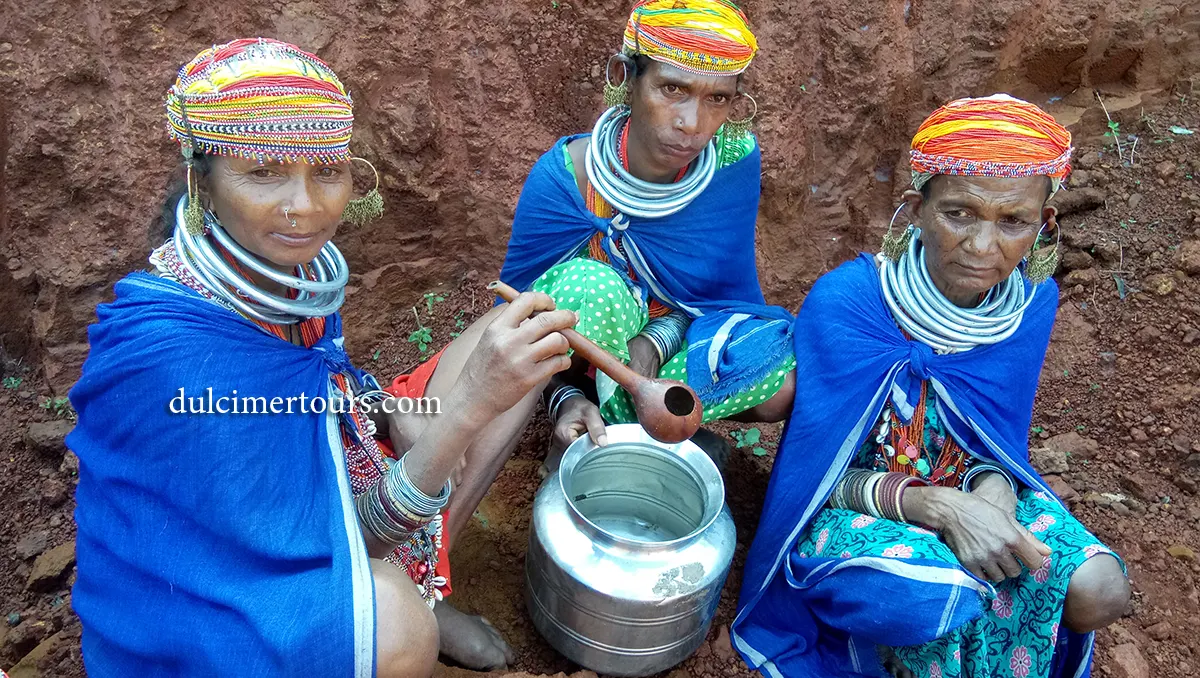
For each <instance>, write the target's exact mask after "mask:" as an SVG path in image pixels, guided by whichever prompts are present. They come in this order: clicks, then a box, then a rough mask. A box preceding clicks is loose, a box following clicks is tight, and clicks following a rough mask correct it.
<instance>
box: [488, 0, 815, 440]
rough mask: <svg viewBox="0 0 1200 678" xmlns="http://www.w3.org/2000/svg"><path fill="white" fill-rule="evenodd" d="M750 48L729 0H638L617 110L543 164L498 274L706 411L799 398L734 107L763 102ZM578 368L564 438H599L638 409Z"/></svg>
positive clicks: (615, 89)
mask: <svg viewBox="0 0 1200 678" xmlns="http://www.w3.org/2000/svg"><path fill="white" fill-rule="evenodd" d="M756 51H757V43H756V42H755V39H754V35H753V33H751V32H750V29H749V27H748V26H747V25H746V16H745V14H743V13H742V11H741V10H740V9H738V8H737V6H736V5H734V4H733V3H731V2H729V1H728V0H640V1H639V2H637V3H636V4H635V5H634V8H633V11H632V13H631V14H630V16H629V21H628V22H627V24H626V27H625V34H624V46H623V49H622V51H621V53H619V54H616V55H614V56H613V57H612V58H610V59H609V64H608V66H609V70H610V73H612V72H616V71H620V72H621V73H622V79H621V81H620V85H619V86H614V85H611V84H609V85H607V86H606V88H605V90H606V91H605V103H606V105H608V106H609V108H608V109H607V110H605V112H604V113H603V114H602V115H601V116H600V118H599V120H597V122H596V125H595V127H594V129H593V130H592V133H591V134H590V135H588V134H581V135H575V136H569V137H564V138H562V139H560V140H559V141H558V142H557V143H556V144H555V145H554V147H553V148H551V149H550V150H549V151H548V152H547V153H546V154H544V155H543V156H542V157H541V159H540V160H538V162H537V164H536V165H535V166H534V168H533V170H532V172H531V173H530V175H529V178H528V179H527V180H526V182H525V187H524V189H523V191H522V193H521V198H520V201H519V202H518V204H517V211H516V217H515V219H514V222H513V230H512V238H511V240H510V241H509V244H508V254H507V258H506V260H505V262H504V270H503V272H502V273H501V278H502V279H504V280H505V281H506V282H508V283H510V284H512V285H513V286H514V287H517V288H518V289H532V290H535V291H540V292H545V293H546V294H548V295H550V296H551V297H552V298H553V299H554V300H555V303H556V304H557V305H558V307H559V308H565V309H570V310H573V311H576V312H578V313H579V315H580V324H579V327H578V328H577V329H578V330H579V331H580V332H581V333H583V334H584V335H585V336H587V337H589V338H590V339H592V340H594V341H595V342H596V343H598V344H600V345H601V346H602V347H604V348H605V349H607V350H608V351H609V352H611V353H613V354H614V355H616V356H618V357H619V358H620V359H622V360H623V361H625V362H627V363H629V365H630V366H631V367H632V368H633V369H634V370H635V371H636V372H638V373H640V374H642V375H645V376H650V377H663V378H667V379H676V380H679V381H686V382H687V383H688V384H689V385H690V386H691V387H692V388H693V389H694V390H695V391H696V392H697V394H698V395H699V396H700V400H701V403H702V404H703V406H704V421H712V420H715V419H723V418H737V419H740V420H744V421H780V420H782V419H783V417H784V416H786V414H787V413H788V411H789V410H790V408H791V399H792V395H791V394H792V382H793V376H792V369H793V365H794V361H793V359H792V356H791V342H790V337H789V332H790V329H791V322H792V316H791V314H790V313H789V312H788V311H786V310H784V309H782V308H779V307H773V306H768V305H767V304H766V302H765V300H764V298H763V293H762V289H761V287H760V285H759V282H758V273H757V268H756V264H755V252H754V234H755V220H756V218H757V215H758V197H759V190H760V186H759V178H760V177H759V174H760V169H761V155H760V152H759V148H758V143H757V140H756V139H755V137H754V135H753V134H752V133H750V132H749V129H748V128H749V119H750V118H752V117H753V114H751V115H750V118H742V119H740V120H731V117H736V113H735V104H739V103H742V104H743V105H744V106H745V107H746V108H747V109H749V108H750V107H752V106H754V104H753V99H751V98H750V97H749V96H748V95H744V94H741V93H740V92H739V84H740V74H741V73H742V72H743V71H745V70H746V68H747V67H748V66H749V65H750V62H751V60H752V59H753V57H754V54H755V52H756ZM606 77H607V76H606ZM583 369H586V366H585V365H582V364H581V365H579V366H578V369H576V370H574V371H573V372H572V373H571V374H570V375H569V376H567V377H564V378H562V379H558V378H556V379H555V380H554V381H552V383H551V385H550V386H549V387H548V388H547V393H546V396H547V404H548V405H549V407H550V412H551V418H552V419H553V420H554V421H555V422H556V423H555V442H554V444H553V446H555V447H558V448H559V449H561V447H562V446H563V445H564V444H565V443H566V442H568V441H569V440H570V439H572V438H574V437H577V436H578V435H580V434H582V433H583V432H590V433H591V435H592V436H593V438H595V439H596V441H597V442H602V441H603V428H604V424H603V422H604V421H607V422H609V423H615V422H632V421H637V415H636V413H635V412H634V409H633V405H632V402H631V399H630V397H629V395H628V394H627V393H625V392H624V391H623V390H620V389H619V388H618V387H617V386H616V385H615V384H614V383H613V382H612V380H610V379H608V378H607V377H606V376H605V375H604V374H602V373H600V374H597V375H596V381H595V383H594V388H595V397H596V402H598V403H599V407H598V408H597V405H596V404H594V403H593V401H592V400H591V399H590V398H589V396H590V395H591V394H592V389H593V384H592V383H591V381H590V379H588V378H587V377H586V374H582V373H581V372H582V370H583ZM580 386H582V387H583V388H582V389H581V388H579V387H580ZM585 391H586V392H587V394H586V395H585Z"/></svg>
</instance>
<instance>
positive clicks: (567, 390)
mask: <svg viewBox="0 0 1200 678" xmlns="http://www.w3.org/2000/svg"><path fill="white" fill-rule="evenodd" d="M582 395H584V393H583V391H582V390H581V389H579V388H577V387H575V386H560V387H558V389H557V390H555V391H554V393H552V394H551V395H550V400H549V401H548V402H547V403H546V411H547V413H548V414H549V415H550V424H551V425H552V426H553V425H554V424H555V423H557V422H558V409H559V408H560V407H562V404H563V403H565V402H566V401H567V400H569V399H571V398H573V397H575V396H582Z"/></svg>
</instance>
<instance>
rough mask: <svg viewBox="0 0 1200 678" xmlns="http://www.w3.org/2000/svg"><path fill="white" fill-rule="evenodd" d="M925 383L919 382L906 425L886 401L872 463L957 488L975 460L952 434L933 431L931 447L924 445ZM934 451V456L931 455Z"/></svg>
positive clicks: (926, 387)
mask: <svg viewBox="0 0 1200 678" xmlns="http://www.w3.org/2000/svg"><path fill="white" fill-rule="evenodd" d="M927 395H928V382H924V383H922V384H921V397H920V399H919V400H918V401H917V404H916V406H915V407H914V408H913V415H912V419H911V420H910V421H909V422H908V423H907V424H905V423H904V422H902V421H901V420H900V417H899V415H898V414H896V411H895V408H893V407H891V404H890V403H889V405H888V407H886V408H885V409H884V411H883V416H882V420H883V421H882V423H881V424H880V426H879V431H878V432H877V433H876V436H875V445H876V448H875V466H876V468H879V467H880V466H886V467H887V470H888V471H892V472H894V473H904V474H906V475H910V476H915V477H918V478H924V479H925V480H928V481H929V482H930V483H931V484H933V485H938V486H941V487H958V486H959V485H960V484H961V479H962V477H963V474H964V473H966V471H967V469H968V468H970V466H971V464H972V463H973V462H974V457H972V456H971V455H970V454H968V453H967V451H966V450H964V449H963V448H962V446H961V445H959V444H958V443H957V442H955V440H954V437H953V436H951V435H949V434H946V435H942V434H940V433H934V434H932V435H931V436H930V442H931V443H932V448H933V449H931V450H927V449H926V445H925V420H926V414H927V412H926V407H927V405H926V396H927ZM935 451H936V453H937V456H936V458H935V457H934V454H933V453H934V452H935Z"/></svg>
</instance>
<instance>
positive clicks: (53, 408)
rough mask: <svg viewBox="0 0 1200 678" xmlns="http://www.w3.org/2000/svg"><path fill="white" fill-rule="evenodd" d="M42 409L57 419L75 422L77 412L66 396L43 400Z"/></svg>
mask: <svg viewBox="0 0 1200 678" xmlns="http://www.w3.org/2000/svg"><path fill="white" fill-rule="evenodd" d="M41 408H42V409H43V410H46V411H48V412H49V413H50V414H52V415H54V418H55V419H70V420H71V421H75V410H74V409H73V408H72V407H71V401H70V400H67V398H66V396H59V397H57V398H46V399H44V400H42V403H41Z"/></svg>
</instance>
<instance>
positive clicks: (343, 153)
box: [166, 38, 354, 163]
mask: <svg viewBox="0 0 1200 678" xmlns="http://www.w3.org/2000/svg"><path fill="white" fill-rule="evenodd" d="M353 106H354V102H353V101H352V100H351V98H350V95H349V94H347V93H346V89H345V87H343V86H342V83H341V81H339V80H338V78H337V75H335V74H334V72H333V71H332V70H331V69H330V68H329V66H328V65H327V64H326V63H325V62H323V61H321V60H320V59H319V58H317V57H316V56H314V55H312V54H309V53H308V52H305V51H303V50H301V49H300V48H298V47H296V46H295V45H290V44H288V43H286V42H280V41H278V40H269V39H266V38H257V39H252V38H251V39H241V40H234V41H233V42H229V43H226V44H224V45H214V46H213V47H211V48H209V49H206V50H204V51H203V52H201V53H200V54H198V55H196V58H194V59H192V60H191V61H190V62H188V64H187V65H185V66H184V67H183V68H181V69H179V75H178V77H177V79H176V81H175V84H174V85H172V86H171V88H170V89H169V90H168V91H167V97H166V109H167V122H168V133H169V134H170V136H171V138H172V139H174V140H175V141H177V142H179V144H180V145H181V146H183V147H184V148H185V154H186V149H187V148H188V147H192V148H193V149H194V150H195V151H197V152H203V153H206V154H217V155H232V156H236V157H240V158H246V159H251V160H258V161H259V162H267V161H280V162H308V163H336V162H347V161H349V160H350V149H349V146H350V134H351V131H352V130H353V127H354V111H353Z"/></svg>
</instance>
